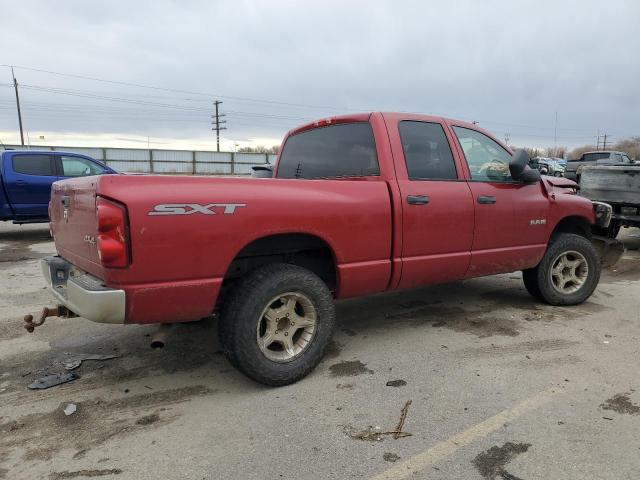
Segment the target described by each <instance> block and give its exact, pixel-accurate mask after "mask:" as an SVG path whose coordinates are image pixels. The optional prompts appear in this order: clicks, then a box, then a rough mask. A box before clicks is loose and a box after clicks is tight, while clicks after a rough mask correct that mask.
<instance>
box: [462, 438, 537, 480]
mask: <svg viewBox="0 0 640 480" xmlns="http://www.w3.org/2000/svg"><path fill="white" fill-rule="evenodd" d="M530 446H531V444H530V443H512V442H507V443H505V444H504V445H502V446H501V447H498V446H493V447H491V448H490V449H489V450H487V451H486V452H482V453H481V454H479V455H478V456H477V457H476V458H474V459H473V461H472V462H471V463H472V464H473V465H474V466H475V467H476V468H477V469H478V471H479V472H480V475H482V476H483V477H484V478H486V479H487V480H495V479H496V478H497V477H498V475H500V476H501V477H502V478H503V479H505V480H518V477H514V476H513V475H511V474H510V473H508V472H507V471H506V470H505V469H504V467H505V465H506V464H507V463H509V462H510V461H511V460H513V458H514V457H515V456H516V455H519V454H521V453H524V452H526V451H527V450H528V449H529V447H530Z"/></svg>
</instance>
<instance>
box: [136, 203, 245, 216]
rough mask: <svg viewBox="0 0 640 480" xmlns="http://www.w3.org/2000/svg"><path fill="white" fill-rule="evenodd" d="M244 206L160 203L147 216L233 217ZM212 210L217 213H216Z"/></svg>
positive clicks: (242, 204)
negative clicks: (198, 215) (197, 215)
mask: <svg viewBox="0 0 640 480" xmlns="http://www.w3.org/2000/svg"><path fill="white" fill-rule="evenodd" d="M246 206H247V204H246V203H208V204H207V205H200V204H199V203H162V204H160V205H156V206H155V207H153V210H152V211H151V212H149V215H192V214H194V213H202V214H204V215H215V214H216V213H223V214H224V215H233V214H234V213H235V212H236V209H237V208H240V207H246ZM214 209H217V210H218V211H217V212H216V211H214ZM220 210H222V212H220Z"/></svg>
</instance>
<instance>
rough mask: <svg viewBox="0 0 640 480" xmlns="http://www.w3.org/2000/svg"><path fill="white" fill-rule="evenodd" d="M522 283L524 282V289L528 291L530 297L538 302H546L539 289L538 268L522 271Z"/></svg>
mask: <svg viewBox="0 0 640 480" xmlns="http://www.w3.org/2000/svg"><path fill="white" fill-rule="evenodd" d="M522 281H523V282H524V288H526V289H527V292H529V295H531V296H532V297H533V298H535V299H536V300H540V301H544V298H543V297H542V293H540V289H539V288H538V270H537V269H536V268H529V269H527V270H523V271H522Z"/></svg>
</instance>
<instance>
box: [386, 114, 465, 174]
mask: <svg viewBox="0 0 640 480" xmlns="http://www.w3.org/2000/svg"><path fill="white" fill-rule="evenodd" d="M398 129H399V131H400V138H401V139H402V149H403V151H404V159H405V162H406V164H407V173H408V174H409V179H410V180H457V178H458V174H457V172H456V167H455V164H454V163H453V154H452V153H451V148H450V147H449V142H448V140H447V137H446V136H445V134H444V130H443V129H442V125H440V124H439V123H428V122H415V121H408V120H405V121H402V122H400V124H399V126H398Z"/></svg>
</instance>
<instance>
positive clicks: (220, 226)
mask: <svg viewBox="0 0 640 480" xmlns="http://www.w3.org/2000/svg"><path fill="white" fill-rule="evenodd" d="M68 192H72V195H73V198H71V199H70V200H69V201H70V205H69V207H68V209H67V214H66V215H67V216H68V218H69V219H70V220H69V223H68V225H65V218H64V216H65V213H64V207H63V205H62V197H64V196H67V194H68ZM96 195H98V196H102V197H105V198H108V199H112V200H115V201H117V202H119V203H121V204H123V205H125V206H126V208H127V214H128V221H129V232H130V233H129V236H130V241H131V264H130V266H129V267H127V268H125V269H117V268H104V267H102V266H101V265H100V263H99V259H98V256H97V251H96V246H95V243H94V242H92V241H91V240H92V239H93V238H94V237H95V235H96V231H95V220H92V219H93V218H95V213H94V212H93V213H92V208H95V207H94V205H95V198H96ZM158 205H160V207H158ZM226 205H234V207H226ZM181 209H182V210H181ZM225 211H226V212H227V213H225ZM176 212H178V213H176ZM179 212H182V213H179ZM52 218H53V222H52V229H53V232H54V236H55V239H56V246H57V248H58V252H59V253H60V255H61V256H63V257H64V258H66V259H67V260H69V261H71V262H72V263H74V264H75V265H77V266H78V267H79V268H81V269H83V270H85V271H87V272H89V273H91V274H93V275H95V276H97V277H98V278H101V279H103V280H104V282H105V285H107V286H110V287H117V288H123V289H125V290H126V291H127V309H128V310H127V318H128V320H129V321H135V322H138V323H147V322H158V321H170V320H172V321H180V320H194V319H198V318H201V317H203V316H205V315H208V314H209V313H211V312H212V311H213V309H214V306H215V302H216V298H217V296H218V292H219V291H220V288H221V286H222V284H223V281H224V278H225V276H226V275H227V273H229V269H230V266H231V265H232V262H234V259H237V258H238V256H239V255H240V256H242V255H243V253H242V252H245V253H247V252H248V253H247V254H248V255H259V254H260V252H259V248H257V249H255V248H254V249H252V248H251V245H254V246H255V245H259V243H257V242H262V241H269V242H271V243H272V244H275V245H277V244H278V240H279V239H282V240H283V241H285V242H286V241H289V240H290V238H291V237H287V236H290V235H296V234H300V235H304V236H306V238H315V239H317V241H318V242H319V243H320V244H323V245H326V246H327V247H328V249H329V251H330V252H331V255H332V257H333V262H334V264H335V270H336V274H335V275H336V285H335V291H336V296H337V297H338V298H344V297H350V296H355V295H363V294H368V293H375V292H380V291H383V290H385V289H386V288H387V286H388V283H389V279H390V274H391V261H390V257H391V232H392V228H391V207H390V199H389V191H388V188H387V184H386V183H385V182H384V181H380V180H366V179H362V180H344V179H343V180H326V179H323V180H300V179H296V180H281V179H279V180H272V179H247V178H211V177H170V176H162V177H160V176H139V175H136V176H126V175H119V176H104V177H86V178H80V179H74V180H67V181H63V182H57V183H56V184H55V185H54V189H53V196H52ZM92 222H93V224H92ZM265 239H269V240H265ZM238 268H241V265H239V266H238ZM151 279H153V280H152V281H151ZM134 304H135V311H133V305H134Z"/></svg>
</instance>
